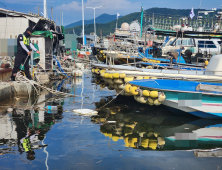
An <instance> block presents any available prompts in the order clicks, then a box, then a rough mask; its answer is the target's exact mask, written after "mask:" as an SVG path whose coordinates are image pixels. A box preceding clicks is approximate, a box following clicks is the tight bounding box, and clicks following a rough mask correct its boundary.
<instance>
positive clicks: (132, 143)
mask: <svg viewBox="0 0 222 170" xmlns="http://www.w3.org/2000/svg"><path fill="white" fill-rule="evenodd" d="M137 141H138V139H137V138H132V139H130V140H129V144H130V147H132V148H135V147H136V146H135V143H136V142H137Z"/></svg>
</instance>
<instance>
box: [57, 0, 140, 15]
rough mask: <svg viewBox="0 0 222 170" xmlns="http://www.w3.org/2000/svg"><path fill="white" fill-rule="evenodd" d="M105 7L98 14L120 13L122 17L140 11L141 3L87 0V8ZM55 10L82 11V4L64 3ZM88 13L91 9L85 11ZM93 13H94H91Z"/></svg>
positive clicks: (122, 0) (120, 0)
mask: <svg viewBox="0 0 222 170" xmlns="http://www.w3.org/2000/svg"><path fill="white" fill-rule="evenodd" d="M101 5H105V7H103V8H100V9H98V10H96V13H97V14H98V13H100V14H101V13H109V14H115V13H116V12H119V13H120V14H121V13H122V14H121V15H123V14H126V13H127V14H128V13H130V12H134V11H137V10H138V11H140V7H141V3H139V2H130V1H127V0H87V2H85V3H84V6H85V7H96V6H101ZM55 9H57V10H62V11H72V12H74V11H73V10H75V11H81V10H82V3H81V2H77V1H72V2H70V3H67V4H65V3H63V4H62V5H60V6H57V7H56V8H55ZM85 11H86V13H87V12H88V11H90V9H85ZM89 13H92V12H89Z"/></svg>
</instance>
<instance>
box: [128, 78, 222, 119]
mask: <svg viewBox="0 0 222 170" xmlns="http://www.w3.org/2000/svg"><path fill="white" fill-rule="evenodd" d="M130 84H132V85H135V86H138V87H140V88H145V89H148V90H156V91H161V92H164V94H165V96H166V99H165V100H164V101H163V102H162V104H164V105H167V106H170V107H173V108H176V109H179V110H183V111H186V112H188V113H190V114H193V115H195V116H198V117H201V118H222V84H221V83H208V82H196V81H181V80H163V79H159V80H158V79H157V80H136V81H131V82H130Z"/></svg>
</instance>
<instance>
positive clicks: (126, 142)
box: [124, 137, 130, 147]
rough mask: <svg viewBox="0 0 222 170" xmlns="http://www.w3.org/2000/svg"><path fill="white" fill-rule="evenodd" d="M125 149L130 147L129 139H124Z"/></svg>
mask: <svg viewBox="0 0 222 170" xmlns="http://www.w3.org/2000/svg"><path fill="white" fill-rule="evenodd" d="M124 142H125V145H124V146H125V147H129V146H130V145H129V137H124Z"/></svg>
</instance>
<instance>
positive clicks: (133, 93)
mask: <svg viewBox="0 0 222 170" xmlns="http://www.w3.org/2000/svg"><path fill="white" fill-rule="evenodd" d="M137 88H138V87H136V86H132V87H131V88H130V93H131V94H132V95H134V96H135V95H138V94H139V92H138V91H136V90H137Z"/></svg>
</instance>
